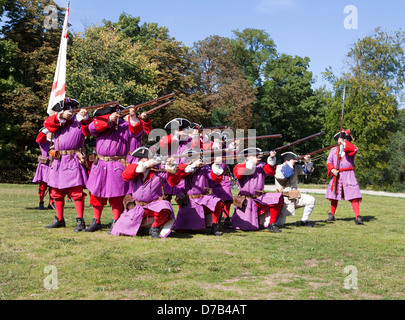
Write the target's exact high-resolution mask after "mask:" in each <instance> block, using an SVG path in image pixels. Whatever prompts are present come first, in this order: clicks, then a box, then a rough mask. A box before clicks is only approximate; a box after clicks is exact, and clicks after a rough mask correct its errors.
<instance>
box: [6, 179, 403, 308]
mask: <svg viewBox="0 0 405 320" xmlns="http://www.w3.org/2000/svg"><path fill="white" fill-rule="evenodd" d="M314 196H315V197H316V200H317V204H316V207H315V210H314V212H313V214H312V216H311V220H312V221H313V222H315V227H314V228H306V227H296V226H295V221H297V220H299V219H300V218H301V215H302V209H299V210H298V215H297V216H295V217H290V219H289V220H287V225H286V226H285V227H284V228H283V229H282V230H283V232H282V233H279V234H273V233H269V232H268V231H267V230H266V229H263V230H260V231H256V232H243V231H236V230H228V231H225V234H224V235H223V236H222V237H213V236H210V235H209V233H208V231H207V232H196V233H192V234H179V233H172V235H171V236H170V237H169V238H167V239H152V238H150V237H115V236H111V235H108V233H107V232H108V229H107V228H105V229H103V230H102V231H99V232H96V233H86V232H82V233H74V232H73V229H74V227H75V224H76V221H75V211H74V205H73V203H67V205H66V212H65V217H66V223H67V227H66V228H63V229H52V230H49V229H45V226H46V225H48V224H50V223H51V222H52V221H53V218H54V214H55V212H54V211H53V210H46V211H40V210H38V209H37V206H38V196H37V187H36V186H35V185H6V184H1V185H0V226H1V227H0V299H4V300H17V299H18V300H48V299H64V300H79V299H80V300H82V299H92V300H115V299H141V300H144V299H145V300H156V299H165V300H186V299H188V300H208V299H209V300H217V299H221V300H222V299H225V300H228V299H229V300H231V299H232V300H240V299H243V300H279V299H283V300H288V299H292V300H310V299H311V300H312V299H317V300H335V299H339V300H341V299H343V300H347V299H349V300H357V299H359V300H370V299H376V300H381V299H388V300H397V299H398V300H403V299H405V290H404V289H405V288H404V284H405V271H404V270H405V258H404V246H405V241H404V240H405V237H404V233H405V228H404V225H405V216H404V207H405V199H399V198H387V197H380V196H368V195H364V198H363V202H362V204H361V207H360V209H361V214H362V216H363V219H364V221H365V225H364V226H357V225H355V224H354V214H353V212H352V209H351V207H350V204H349V203H348V202H340V203H339V207H338V211H337V215H336V217H337V221H336V222H334V223H325V222H324V219H325V218H326V217H327V212H328V209H329V202H328V201H327V200H325V199H324V197H323V195H314ZM86 203H87V204H86V210H85V220H86V222H87V224H89V223H90V221H91V219H92V209H91V207H90V206H89V204H88V199H87V201H86ZM174 208H175V210H176V211H177V205H174ZM111 217H112V215H111V208H110V207H106V208H105V210H104V212H103V217H102V223H103V224H107V223H109V221H110V220H111ZM353 279H357V283H356V281H353ZM355 284H357V288H353V286H355Z"/></svg>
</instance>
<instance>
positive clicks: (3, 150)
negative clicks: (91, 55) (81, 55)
mask: <svg viewBox="0 0 405 320" xmlns="http://www.w3.org/2000/svg"><path fill="white" fill-rule="evenodd" d="M48 5H53V6H54V7H55V8H56V10H57V15H56V19H55V21H54V23H53V26H52V28H49V27H48V25H47V24H45V20H46V18H47V17H48V15H49V12H47V10H45V9H46V6H48ZM0 8H1V10H0V14H2V16H1V20H2V21H3V24H2V27H1V29H0V35H1V39H0V52H1V57H0V59H1V62H2V63H1V66H0V89H1V94H0V172H1V175H2V178H3V180H6V181H16V182H21V181H24V182H28V181H30V180H31V179H32V173H33V170H35V167H36V161H35V159H36V156H37V154H38V145H37V144H36V143H35V137H36V135H37V133H38V130H39V129H40V128H41V127H42V126H43V120H44V118H45V117H46V116H47V114H46V106H47V103H48V99H49V94H50V91H51V84H52V82H50V83H49V81H48V80H47V77H48V69H49V64H52V63H54V61H56V59H57V56H58V50H59V42H60V35H61V29H62V23H63V18H64V9H62V8H61V7H59V6H57V5H56V4H55V2H54V1H52V0H31V1H23V0H17V1H11V0H6V1H2V2H1V3H0Z"/></svg>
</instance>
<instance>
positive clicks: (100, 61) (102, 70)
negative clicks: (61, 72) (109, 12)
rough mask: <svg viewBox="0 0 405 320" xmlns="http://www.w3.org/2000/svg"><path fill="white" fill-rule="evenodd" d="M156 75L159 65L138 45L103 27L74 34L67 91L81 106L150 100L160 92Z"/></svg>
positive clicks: (69, 55) (70, 52)
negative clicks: (150, 60)
mask: <svg viewBox="0 0 405 320" xmlns="http://www.w3.org/2000/svg"><path fill="white" fill-rule="evenodd" d="M156 75H157V72H156V65H155V64H153V63H150V62H149V61H148V58H147V57H146V56H145V55H144V54H143V53H142V50H141V48H140V46H139V45H137V44H133V43H131V42H130V40H129V39H125V38H121V37H120V36H119V35H117V34H116V33H114V32H111V31H109V30H106V29H103V28H99V27H90V28H87V29H86V30H85V33H84V34H83V35H80V34H77V35H75V37H74V41H73V43H72V46H71V47H70V49H69V50H68V66H67V84H68V85H67V94H68V95H69V96H71V97H73V98H75V99H77V100H78V101H80V103H81V104H82V105H92V104H99V103H103V102H108V101H114V100H119V101H120V102H121V104H123V105H131V104H138V103H141V102H144V101H148V100H151V99H153V98H155V97H156V94H157V86H156V84H155V77H156Z"/></svg>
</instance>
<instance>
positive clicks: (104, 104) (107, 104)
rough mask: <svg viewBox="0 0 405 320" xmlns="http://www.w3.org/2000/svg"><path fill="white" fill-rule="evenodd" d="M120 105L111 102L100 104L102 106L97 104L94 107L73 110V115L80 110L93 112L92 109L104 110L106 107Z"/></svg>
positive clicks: (117, 102)
mask: <svg viewBox="0 0 405 320" xmlns="http://www.w3.org/2000/svg"><path fill="white" fill-rule="evenodd" d="M117 104H120V102H119V101H111V102H106V103H102V104H97V105H95V106H90V107H82V108H77V109H73V111H72V112H73V113H79V112H80V111H81V110H87V111H90V110H94V109H101V108H105V107H108V106H113V105H117Z"/></svg>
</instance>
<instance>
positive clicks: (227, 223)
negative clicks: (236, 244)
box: [224, 218, 232, 229]
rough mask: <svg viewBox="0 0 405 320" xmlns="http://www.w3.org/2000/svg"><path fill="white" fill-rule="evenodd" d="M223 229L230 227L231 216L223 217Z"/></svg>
mask: <svg viewBox="0 0 405 320" xmlns="http://www.w3.org/2000/svg"><path fill="white" fill-rule="evenodd" d="M224 229H232V223H231V218H225V221H224Z"/></svg>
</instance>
